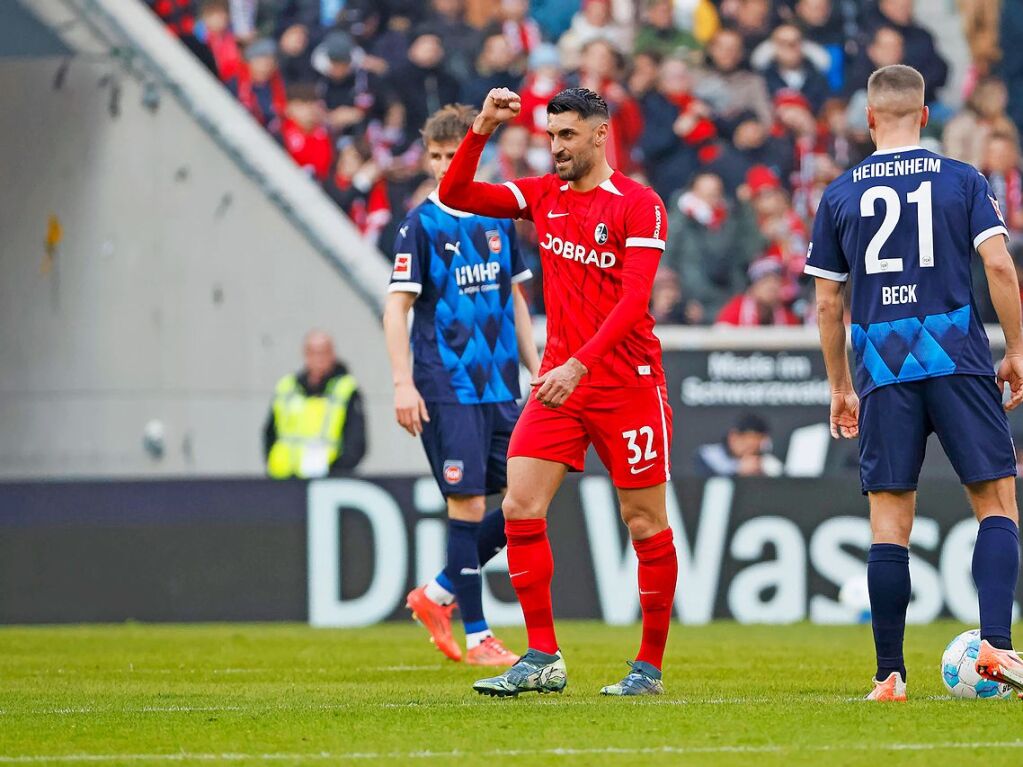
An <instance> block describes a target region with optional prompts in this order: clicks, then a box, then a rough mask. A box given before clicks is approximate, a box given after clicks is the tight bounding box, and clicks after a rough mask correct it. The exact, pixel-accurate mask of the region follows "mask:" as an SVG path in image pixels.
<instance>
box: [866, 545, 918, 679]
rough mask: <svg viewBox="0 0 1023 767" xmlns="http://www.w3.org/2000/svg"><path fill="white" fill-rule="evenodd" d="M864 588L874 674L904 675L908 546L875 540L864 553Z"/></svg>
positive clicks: (908, 586) (908, 594) (879, 677)
mask: <svg viewBox="0 0 1023 767" xmlns="http://www.w3.org/2000/svg"><path fill="white" fill-rule="evenodd" d="M867 589H868V591H869V592H870V620H871V623H872V624H873V627H874V649H875V650H876V651H877V675H876V676H875V679H878V680H882V681H883V680H884V679H887V678H888V676H889V675H890V674H891V673H892V672H893V671H898V672H899V673H900V674H902V678H903V680H905V678H906V662H905V660H904V659H903V657H902V640H903V637H904V636H905V634H906V608H907V607H909V596H910V591H911V587H910V582H909V549H907V548H906V547H905V546H898V545H896V544H894V543H875V544H874V545H873V546H871V547H870V553H869V554H868V555H867Z"/></svg>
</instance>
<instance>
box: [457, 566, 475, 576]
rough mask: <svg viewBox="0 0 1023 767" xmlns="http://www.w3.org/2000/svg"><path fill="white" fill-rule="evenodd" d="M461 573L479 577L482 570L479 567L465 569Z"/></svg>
mask: <svg viewBox="0 0 1023 767" xmlns="http://www.w3.org/2000/svg"><path fill="white" fill-rule="evenodd" d="M459 573H460V574H461V575H479V574H480V569H479V568H478V567H463V568H462V569H461V570H460V571H459Z"/></svg>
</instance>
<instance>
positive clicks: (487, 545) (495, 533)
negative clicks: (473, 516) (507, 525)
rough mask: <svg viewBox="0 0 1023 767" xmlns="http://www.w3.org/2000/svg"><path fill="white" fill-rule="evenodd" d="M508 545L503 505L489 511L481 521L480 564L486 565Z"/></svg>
mask: <svg viewBox="0 0 1023 767" xmlns="http://www.w3.org/2000/svg"><path fill="white" fill-rule="evenodd" d="M507 545H508V538H507V537H506V536H505V534H504V512H503V511H501V507H500V506H498V507H497V508H496V509H493V510H491V511H488V512H487V514H486V516H484V517H483V521H482V522H480V538H479V545H478V546H477V547H476V549H477V551H479V554H480V564H481V565H485V564H486V563H487V562H489V561H490V560H491V559H493V558H494V557H495V556H497V554H499V553H500V551H501V549H503V548H504V547H505V546H507Z"/></svg>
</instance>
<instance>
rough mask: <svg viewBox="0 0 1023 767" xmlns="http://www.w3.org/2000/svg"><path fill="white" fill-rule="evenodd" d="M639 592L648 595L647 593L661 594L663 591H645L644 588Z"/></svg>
mask: <svg viewBox="0 0 1023 767" xmlns="http://www.w3.org/2000/svg"><path fill="white" fill-rule="evenodd" d="M639 593H640V594H642V595H643V596H646V595H647V594H660V593H661V592H660V591H643V590H642V589H640V592H639Z"/></svg>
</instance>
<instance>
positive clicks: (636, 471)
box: [629, 463, 654, 474]
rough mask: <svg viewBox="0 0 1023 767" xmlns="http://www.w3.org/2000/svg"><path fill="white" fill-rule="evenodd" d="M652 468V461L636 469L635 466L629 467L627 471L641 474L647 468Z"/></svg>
mask: <svg viewBox="0 0 1023 767" xmlns="http://www.w3.org/2000/svg"><path fill="white" fill-rule="evenodd" d="M652 468H654V465H653V464H652V463H650V464H647V465H646V466H644V467H643V468H642V469H637V468H636V467H635V466H633V467H632V468H631V469H629V471H631V472H632V473H633V474H642V473H643V472H644V471H646V470H647V469H652Z"/></svg>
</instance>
